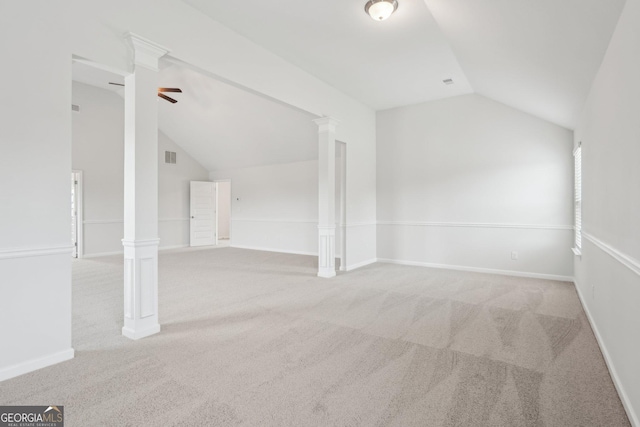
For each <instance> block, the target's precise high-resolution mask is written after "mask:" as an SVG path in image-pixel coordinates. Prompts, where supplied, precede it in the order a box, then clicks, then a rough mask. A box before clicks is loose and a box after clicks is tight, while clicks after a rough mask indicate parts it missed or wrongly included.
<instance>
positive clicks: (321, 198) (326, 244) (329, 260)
mask: <svg viewBox="0 0 640 427" xmlns="http://www.w3.org/2000/svg"><path fill="white" fill-rule="evenodd" d="M314 122H315V123H316V124H317V125H318V171H319V176H318V207H319V212H318V277H325V278H330V277H335V275H336V126H337V125H338V121H337V120H336V119H334V118H333V117H323V118H321V119H316V120H314Z"/></svg>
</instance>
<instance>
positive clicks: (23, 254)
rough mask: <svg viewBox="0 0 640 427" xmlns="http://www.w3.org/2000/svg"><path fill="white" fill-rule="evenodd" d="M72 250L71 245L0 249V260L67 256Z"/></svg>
mask: <svg viewBox="0 0 640 427" xmlns="http://www.w3.org/2000/svg"><path fill="white" fill-rule="evenodd" d="M72 250H73V246H72V245H65V246H53V247H48V248H19V249H0V260H2V259H14V258H29V257H37V256H50V255H69V256H71V251H72Z"/></svg>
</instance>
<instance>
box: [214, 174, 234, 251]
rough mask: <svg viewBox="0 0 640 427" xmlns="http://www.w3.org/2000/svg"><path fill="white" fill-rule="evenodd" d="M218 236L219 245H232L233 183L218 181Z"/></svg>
mask: <svg viewBox="0 0 640 427" xmlns="http://www.w3.org/2000/svg"><path fill="white" fill-rule="evenodd" d="M216 187H217V190H216V197H217V200H216V236H217V238H218V239H217V240H218V241H217V242H216V244H217V245H222V246H229V245H230V244H231V181H229V180H225V181H216Z"/></svg>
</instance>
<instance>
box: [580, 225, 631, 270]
mask: <svg viewBox="0 0 640 427" xmlns="http://www.w3.org/2000/svg"><path fill="white" fill-rule="evenodd" d="M582 237H584V238H585V239H586V240H588V241H589V242H591V243H592V244H594V245H595V246H596V247H598V248H599V249H600V250H602V251H603V252H605V253H607V254H608V255H609V256H610V257H612V258H613V259H615V260H616V261H618V262H619V263H621V264H622V265H624V266H625V267H627V268H628V269H629V270H631V271H633V272H634V273H636V274H637V275H638V276H640V261H638V260H636V259H634V258H632V257H630V256H629V255H627V254H625V253H623V252H621V251H619V250H618V249H616V248H614V247H613V246H611V245H608V244H606V243H604V242H603V241H602V240H600V239H598V238H596V237H594V236H593V235H591V234H589V233H587V232H585V231H584V230H583V231H582Z"/></svg>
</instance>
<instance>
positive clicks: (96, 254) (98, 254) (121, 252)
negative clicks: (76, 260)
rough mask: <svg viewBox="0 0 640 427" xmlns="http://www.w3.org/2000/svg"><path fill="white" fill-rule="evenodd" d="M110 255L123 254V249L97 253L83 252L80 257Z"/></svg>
mask: <svg viewBox="0 0 640 427" xmlns="http://www.w3.org/2000/svg"><path fill="white" fill-rule="evenodd" d="M112 255H124V251H115V252H98V253H95V254H83V255H82V258H100V257H104V256H112Z"/></svg>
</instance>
